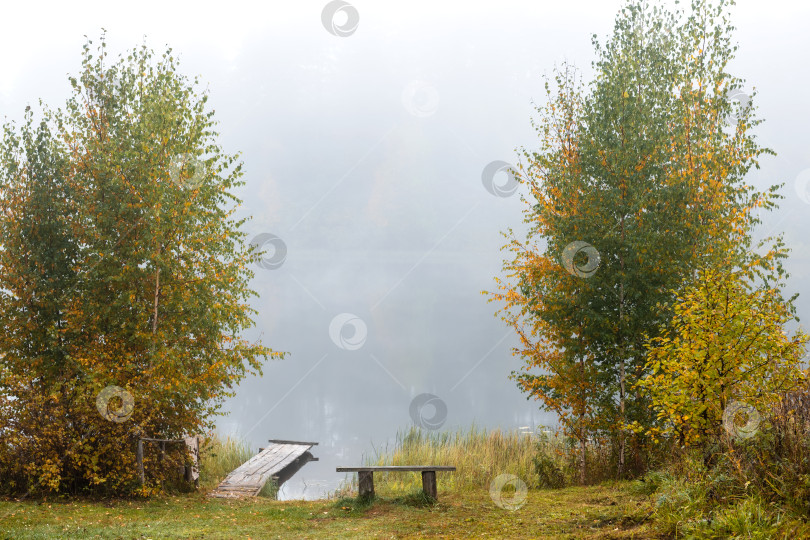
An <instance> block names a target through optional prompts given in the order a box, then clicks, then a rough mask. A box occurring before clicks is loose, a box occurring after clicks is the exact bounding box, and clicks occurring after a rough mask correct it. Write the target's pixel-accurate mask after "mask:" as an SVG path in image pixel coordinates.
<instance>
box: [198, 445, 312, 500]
mask: <svg viewBox="0 0 810 540" xmlns="http://www.w3.org/2000/svg"><path fill="white" fill-rule="evenodd" d="M315 444H317V443H311V442H306V443H305V442H302V443H297V442H295V441H287V440H284V441H278V442H275V441H271V443H270V445H269V446H267V447H266V448H264V449H263V450H262V451H261V452H259V453H258V454H256V455H255V456H253V457H251V458H250V459H249V460H247V461H246V462H244V463H243V464H242V465H240V466H239V467H237V468H236V469H234V470H233V471H231V472H230V474H228V476H226V477H225V479H224V480H222V482H220V484H219V485H218V486H217V488H216V489H215V490H214V491H213V492H211V493H210V496H211V497H220V498H241V497H245V496H248V497H251V496H255V495H258V493H259V492H260V491H261V489H262V487H263V486H264V485H265V484H266V483H267V482H268V480H270V479H271V478H272V477H274V476H276V475H277V474H278V473H279V472H280V471H282V470H283V469H284V468H285V467H287V466H288V465H290V464H292V463H293V462H295V461H296V460H297V459H298V458H300V457H301V456H303V455H304V454H305V453H306V452H308V451H309V449H310V448H312V447H313V446H314V445H315ZM299 468H300V466H299ZM288 474H290V473H289V471H288ZM293 474H294V473H293Z"/></svg>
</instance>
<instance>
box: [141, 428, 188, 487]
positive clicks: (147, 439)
mask: <svg viewBox="0 0 810 540" xmlns="http://www.w3.org/2000/svg"><path fill="white" fill-rule="evenodd" d="M195 438H196V439H197V449H198V450H199V444H200V440H199V436H195ZM144 442H155V443H160V454H161V458H162V457H163V456H164V455H166V444H167V443H169V444H172V443H175V444H176V443H182V444H186V440H185V439H152V438H150V437H141V438H140V439H138V447H137V449H136V450H135V461H136V462H137V464H138V478H139V479H140V481H141V485H144V484H145V483H146V472H145V471H144V468H143V443H144ZM194 465H195V463H184V464H183V477H184V478H185V480H186V481H187V482H194V483H195V484H196V483H197V479H196V478H194Z"/></svg>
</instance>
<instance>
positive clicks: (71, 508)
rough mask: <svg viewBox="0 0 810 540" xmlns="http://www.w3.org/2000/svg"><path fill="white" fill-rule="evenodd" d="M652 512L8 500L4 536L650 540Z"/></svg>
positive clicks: (404, 499) (584, 507) (574, 506)
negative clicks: (649, 519) (605, 539)
mask: <svg viewBox="0 0 810 540" xmlns="http://www.w3.org/2000/svg"><path fill="white" fill-rule="evenodd" d="M440 487H441V486H440ZM649 511H650V505H649V500H648V498H647V497H645V496H639V495H635V494H633V493H632V492H631V490H630V489H629V484H627V483H620V484H605V485H601V486H589V487H583V488H566V489H561V490H530V491H529V493H528V499H527V501H526V504H525V505H523V506H522V507H521V508H520V509H517V510H514V511H509V510H505V509H503V508H500V507H498V506H496V505H495V504H494V502H493V501H492V499H491V498H490V495H489V492H488V490H485V489H477V490H471V491H469V492H465V493H456V492H447V491H442V490H441V489H440V491H439V500H438V502H437V503H436V504H424V501H420V496H419V495H418V494H417V493H409V494H404V495H401V496H399V497H395V498H391V499H389V498H385V497H383V498H376V499H375V500H373V501H358V500H357V499H356V498H347V499H339V500H321V501H275V500H270V499H262V498H256V499H250V500H243V501H227V500H217V499H207V498H205V497H204V496H201V495H186V496H178V497H169V498H158V499H151V500H148V501H110V502H90V501H71V502H51V501H23V502H13V501H2V502H0V538H9V539H11V538H13V539H38V538H43V539H44V538H206V539H217V538H416V537H424V536H427V537H443V538H472V537H477V538H481V537H489V538H651V537H655V536H654V533H653V531H652V530H651V529H650V524H649V523H648V522H647V521H646V516H648V515H649Z"/></svg>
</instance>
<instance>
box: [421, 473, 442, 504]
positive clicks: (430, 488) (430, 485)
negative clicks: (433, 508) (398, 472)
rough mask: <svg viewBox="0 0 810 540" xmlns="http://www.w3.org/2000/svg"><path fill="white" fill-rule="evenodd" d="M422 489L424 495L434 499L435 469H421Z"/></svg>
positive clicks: (435, 497)
mask: <svg viewBox="0 0 810 540" xmlns="http://www.w3.org/2000/svg"><path fill="white" fill-rule="evenodd" d="M422 491H424V492H425V495H427V496H428V497H430V498H431V499H433V500H436V499H437V498H438V497H437V492H436V471H422Z"/></svg>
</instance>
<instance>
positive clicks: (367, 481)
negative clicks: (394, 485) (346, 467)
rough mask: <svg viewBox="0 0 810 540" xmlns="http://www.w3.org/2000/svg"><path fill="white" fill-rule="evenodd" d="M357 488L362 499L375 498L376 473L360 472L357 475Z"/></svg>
mask: <svg viewBox="0 0 810 540" xmlns="http://www.w3.org/2000/svg"><path fill="white" fill-rule="evenodd" d="M357 487H358V488H359V490H360V496H361V497H373V496H374V473H373V472H372V471H359V472H358V473H357Z"/></svg>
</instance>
